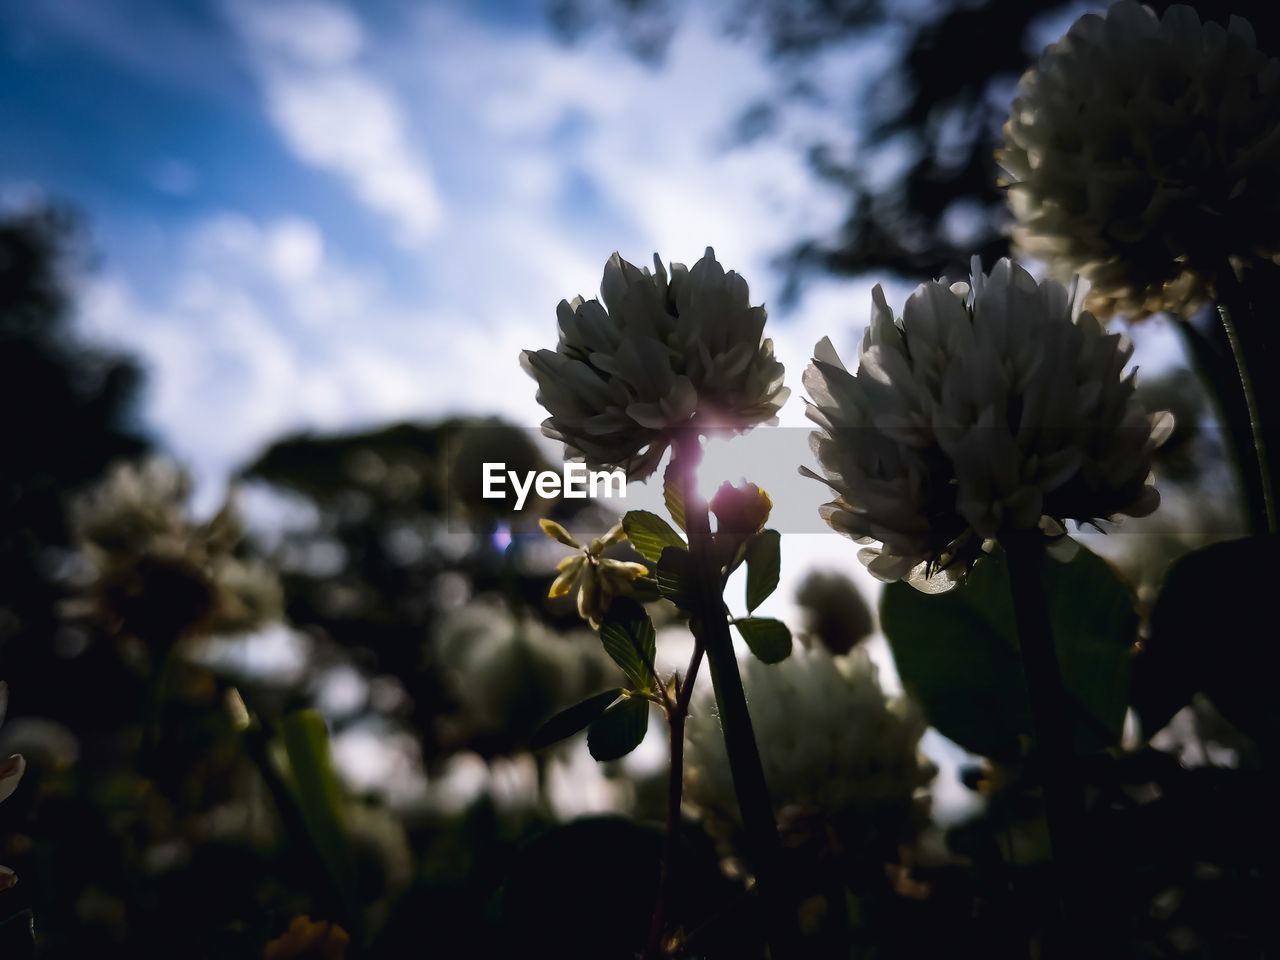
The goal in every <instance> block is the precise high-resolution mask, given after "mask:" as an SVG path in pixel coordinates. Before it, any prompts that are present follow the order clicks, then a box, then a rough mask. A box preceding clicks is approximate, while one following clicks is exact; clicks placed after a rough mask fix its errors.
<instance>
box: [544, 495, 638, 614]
mask: <svg viewBox="0 0 1280 960" xmlns="http://www.w3.org/2000/svg"><path fill="white" fill-rule="evenodd" d="M539 523H540V525H541V526H542V532H543V533H545V534H546V535H547V536H548V537H551V538H552V539H553V540H558V541H560V542H561V543H563V544H564V545H565V546H566V547H572V548H573V549H574V550H576V551H578V552H577V553H574V554H570V555H569V556H567V557H565V558H564V559H563V560H561V561H560V563H559V564H558V565H557V566H556V569H557V570H558V571H559V574H558V576H557V577H556V578H555V580H553V581H552V583H551V590H550V591H549V592H548V593H547V596H549V597H563V596H565V595H566V594H568V593H569V592H570V591H571V590H573V589H574V588H575V587H576V588H577V590H578V616H580V617H582V619H583V620H586V621H587V622H588V623H589V624H591V626H592V627H593V628H594V629H597V630H598V629H599V628H600V623H601V621H602V620H603V619H604V615H605V613H606V612H607V611H608V609H609V604H610V603H612V602H613V598H614V597H620V596H627V595H629V594H630V593H631V584H632V582H633V581H634V580H635V579H636V578H637V577H643V576H644V575H645V574H646V573H648V572H649V568H648V567H646V566H645V565H644V564H642V563H631V562H629V561H625V560H613V559H611V558H609V557H606V556H603V554H604V551H605V549H606V548H607V547H611V546H613V545H614V544H615V543H621V542H622V541H623V540H625V539H627V535H626V533H625V532H624V531H623V529H622V524H620V523H619V524H617V525H616V526H614V527H613V529H612V530H610V531H609V532H608V533H606V534H605V535H604V536H603V537H598V538H596V539H595V540H592V541H591V543H590V545H589V546H585V547H584V546H583V545H582V544H580V543H579V542H578V541H577V540H575V539H574V538H573V537H572V536H571V535H570V534H569V531H568V530H566V529H565V528H564V527H562V526H560V524H558V523H556V522H555V521H554V520H540V521H539Z"/></svg>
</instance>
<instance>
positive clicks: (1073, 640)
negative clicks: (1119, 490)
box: [880, 547, 1138, 759]
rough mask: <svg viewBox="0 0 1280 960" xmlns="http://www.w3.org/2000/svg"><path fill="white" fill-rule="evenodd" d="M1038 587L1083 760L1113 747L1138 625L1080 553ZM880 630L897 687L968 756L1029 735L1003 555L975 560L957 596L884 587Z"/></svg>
mask: <svg viewBox="0 0 1280 960" xmlns="http://www.w3.org/2000/svg"><path fill="white" fill-rule="evenodd" d="M1041 581H1042V583H1043V586H1044V590H1045V600H1046V603H1047V604H1048V607H1049V619H1050V623H1051V624H1052V628H1053V635H1054V645H1055V647H1056V649H1057V653H1058V663H1059V667H1060V669H1061V672H1062V680H1063V684H1064V686H1065V687H1066V690H1067V694H1068V697H1069V698H1070V699H1071V700H1072V701H1073V703H1074V705H1075V708H1076V717H1075V741H1076V747H1077V749H1078V750H1080V751H1081V752H1083V753H1092V752H1096V751H1098V750H1101V749H1104V748H1106V747H1108V746H1112V745H1113V744H1115V743H1116V742H1118V740H1119V738H1120V733H1121V729H1122V727H1123V725H1124V714H1125V708H1126V706H1127V704H1128V699H1129V672H1130V650H1131V648H1132V646H1133V643H1134V640H1135V639H1136V635H1137V625H1138V617H1137V613H1136V612H1135V611H1134V606H1133V596H1132V594H1131V593H1130V591H1129V588H1128V587H1127V586H1126V585H1125V584H1124V583H1123V582H1122V581H1121V580H1120V579H1119V578H1118V577H1117V576H1116V575H1115V573H1114V572H1113V571H1112V570H1111V568H1110V566H1108V565H1107V563H1106V561H1104V560H1102V559H1101V558H1100V557H1098V556H1097V555H1096V554H1093V553H1091V552H1089V551H1088V550H1086V549H1084V548H1083V547H1081V548H1080V550H1079V551H1078V553H1077V555H1076V557H1075V559H1074V560H1072V561H1071V562H1070V563H1058V562H1057V561H1055V560H1053V559H1051V558H1048V557H1046V558H1045V560H1044V567H1043V570H1042V576H1041ZM880 622H881V624H882V626H883V628H884V633H885V636H886V638H888V640H889V646H890V647H891V648H892V650H893V657H894V661H895V662H896V663H897V666H898V674H899V676H901V678H902V684H903V686H904V687H906V689H907V690H908V691H909V692H910V693H911V694H912V695H914V696H915V697H916V698H917V699H919V700H920V702H921V703H922V704H923V705H924V708H925V711H926V713H927V714H928V716H929V721H930V723H932V724H933V726H935V727H936V728H937V729H938V731H939V732H940V733H941V734H943V735H944V736H946V737H949V738H950V739H952V740H954V741H955V742H956V743H958V744H959V745H960V746H962V747H964V748H965V749H966V750H969V751H971V752H973V753H977V754H982V755H983V756H988V757H994V758H997V759H1008V758H1014V757H1016V756H1017V755H1018V752H1019V747H1018V741H1019V737H1023V736H1031V735H1032V723H1031V708H1030V704H1029V702H1028V699H1027V693H1026V685H1025V682H1024V680H1023V674H1022V660H1021V657H1020V656H1019V653H1018V638H1017V627H1016V625H1015V622H1014V616H1013V600H1012V597H1011V595H1010V593H1009V569H1008V564H1007V561H1006V559H1005V555H1004V552H1003V551H999V550H998V551H996V552H995V553H993V554H991V555H990V556H988V557H986V558H984V559H982V560H980V561H979V562H978V564H977V566H975V567H974V569H973V571H972V573H971V574H970V575H969V577H968V580H967V581H966V582H965V583H964V584H962V585H961V586H959V587H957V588H956V589H954V590H952V591H950V592H948V593H942V594H936V595H928V594H924V593H921V592H919V591H918V590H916V589H915V588H914V587H911V586H909V585H908V584H905V583H891V584H889V585H888V586H886V587H885V590H884V595H883V598H882V600H881V604H880Z"/></svg>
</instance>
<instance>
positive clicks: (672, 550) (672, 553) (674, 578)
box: [657, 547, 698, 611]
mask: <svg viewBox="0 0 1280 960" xmlns="http://www.w3.org/2000/svg"><path fill="white" fill-rule="evenodd" d="M657 580H658V589H659V590H661V591H662V595H663V596H664V597H666V598H667V599H668V600H670V601H671V602H672V603H674V604H675V605H676V606H677V607H679V608H680V609H681V610H687V611H692V610H693V609H694V608H695V607H696V605H697V602H698V593H697V585H696V582H695V580H694V570H693V558H692V557H691V556H690V555H689V551H687V550H683V549H680V548H678V547H667V548H666V549H665V550H663V551H662V559H661V560H659V561H658V572H657Z"/></svg>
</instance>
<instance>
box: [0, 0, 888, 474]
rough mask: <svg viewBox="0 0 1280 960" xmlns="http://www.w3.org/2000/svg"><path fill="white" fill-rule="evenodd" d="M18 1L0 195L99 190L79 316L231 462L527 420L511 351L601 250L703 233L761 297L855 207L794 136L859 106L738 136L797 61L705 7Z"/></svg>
mask: <svg viewBox="0 0 1280 960" xmlns="http://www.w3.org/2000/svg"><path fill="white" fill-rule="evenodd" d="M0 9H2V10H3V18H0V91H3V93H0V129H3V130H4V131H5V135H4V137H3V138H2V140H0V198H3V202H4V203H6V204H8V205H10V206H13V205H15V204H21V203H23V202H29V200H30V199H31V198H32V197H40V196H44V197H49V198H54V199H59V200H65V201H69V202H71V203H73V204H75V205H76V206H78V207H79V208H81V209H82V210H83V211H84V212H85V213H86V214H87V216H88V222H89V224H90V227H91V238H92V242H93V246H94V249H95V252H96V253H97V255H98V258H99V263H98V266H97V268H96V269H95V271H94V272H93V273H92V274H91V275H90V276H89V277H88V278H86V282H85V286H84V289H83V297H82V304H81V323H82V325H83V328H84V330H85V331H86V332H88V333H89V334H90V335H91V336H93V337H95V338H96V339H99V340H101V341H104V342H108V343H112V344H116V345H119V346H121V347H124V348H126V349H128V350H130V351H131V352H134V353H137V354H138V355H140V357H141V358H142V359H143V360H144V362H145V363H146V364H147V366H148V368H149V371H150V375H151V376H150V384H149V392H148V395H147V400H146V419H147V423H148V424H149V425H150V426H151V427H152V428H153V430H154V431H155V432H156V433H157V434H158V436H159V437H160V438H161V439H162V440H163V441H164V442H165V443H166V444H167V445H168V446H169V447H170V448H171V449H172V450H174V451H175V452H176V453H177V454H178V455H179V456H180V457H182V458H184V459H185V460H187V461H188V462H191V463H192V464H193V465H194V467H195V468H196V470H197V472H198V474H199V475H200V476H201V477H202V478H204V479H206V480H211V481H214V482H216V480H217V478H219V477H221V476H222V475H224V474H225V472H226V471H227V470H229V469H230V468H232V467H233V466H234V465H236V464H238V463H241V462H243V461H244V460H245V459H247V458H248V457H250V456H252V455H253V453H254V452H255V451H256V450H257V449H259V448H260V447H261V445H262V444H264V443H265V442H267V441H269V440H270V439H272V438H273V437H275V436H277V435H279V434H280V433H281V432H282V431H286V430H292V429H297V428H304V427H311V428H319V429H331V428H339V427H345V426H351V425H359V424H366V423H372V422H377V421H380V420H383V419H386V418H392V417H406V416H418V417H432V416H438V415H442V414H446V413H451V412H457V411H473V412H497V413H503V414H506V415H507V416H509V417H511V418H513V419H515V420H517V421H518V422H521V423H526V424H531V425H532V424H536V423H537V422H538V421H539V420H540V418H541V412H540V410H539V409H538V408H537V406H536V404H535V403H534V400H533V394H534V387H533V384H532V382H531V381H529V380H527V379H526V378H525V377H524V376H523V375H522V374H520V373H519V372H518V367H517V363H516V357H517V354H518V351H519V349H520V348H522V347H534V346H544V345H549V344H550V342H551V341H552V340H553V339H554V335H555V327H554V308H555V304H556V303H557V302H558V301H559V300H560V299H561V298H562V297H572V296H573V295H575V294H578V293H582V294H584V295H586V296H591V295H593V294H594V293H595V292H596V289H597V287H598V284H599V277H600V272H601V269H602V267H603V264H604V261H605V259H606V258H607V256H608V254H609V253H610V252H611V251H612V250H614V249H619V250H620V251H621V252H622V253H623V255H624V256H625V257H627V258H628V259H631V260H633V261H636V262H641V263H644V262H647V261H648V259H649V257H650V256H651V255H652V253H653V252H654V251H655V250H656V251H659V252H661V253H662V254H663V256H664V258H665V259H677V260H684V261H688V262H692V260H694V259H697V257H698V256H700V254H701V252H702V249H703V247H705V246H706V245H708V244H712V245H714V246H715V247H716V250H717V253H718V254H719V256H720V259H721V260H722V262H724V263H725V264H726V265H727V266H730V267H734V268H736V269H738V270H739V271H740V272H742V273H743V274H744V275H745V276H746V277H747V278H748V280H749V281H750V282H751V283H752V287H753V292H754V294H755V297H756V298H758V299H763V300H765V301H766V302H769V301H771V300H776V292H777V290H778V289H779V284H780V278H779V277H778V275H777V274H776V273H775V272H774V271H773V270H772V269H771V268H770V266H769V260H770V257H771V256H772V255H774V254H776V253H777V252H778V251H780V250H782V249H783V248H784V247H785V246H786V244H787V242H788V241H789V240H791V239H792V238H794V237H795V236H797V235H799V233H800V232H801V231H802V230H812V229H814V228H819V229H820V228H822V227H823V226H832V225H834V224H835V223H836V222H838V218H839V216H840V214H841V212H842V207H841V204H840V197H839V196H838V195H835V194H832V193H828V192H827V189H826V188H824V187H823V186H821V185H820V184H817V183H816V182H814V181H813V180H812V179H811V178H810V177H809V176H808V174H807V172H806V170H805V167H804V161H803V154H802V153H801V151H800V150H799V149H797V146H798V145H799V144H800V143H801V142H802V141H803V138H804V131H805V129H806V127H807V125H809V124H815V123H824V122H827V121H828V120H830V118H831V115H830V114H829V113H826V114H825V115H824V112H825V111H833V110H839V109H841V108H842V107H843V106H844V105H843V104H841V103H838V102H832V103H831V104H829V105H828V106H827V107H826V108H818V107H813V108H806V111H807V112H797V113H796V114H795V116H794V117H793V118H792V119H791V120H790V121H789V122H790V123H791V124H792V128H791V129H786V128H784V129H783V131H782V132H781V134H780V135H779V136H778V137H776V138H770V139H766V140H762V141H759V142H757V143H756V144H753V145H752V146H750V147H747V148H744V149H737V150H729V149H727V148H726V142H727V139H728V136H729V131H730V129H731V128H732V124H733V121H734V120H735V118H736V117H737V115H738V113H739V112H740V111H741V110H742V109H743V108H744V107H746V106H747V105H748V104H749V103H750V102H751V101H752V100H753V99H754V98H756V97H758V96H760V95H762V94H766V93H767V92H768V91H769V90H771V89H772V88H773V85H774V84H776V83H778V82H779V78H778V77H776V76H775V75H774V73H773V72H772V71H771V69H770V68H769V66H768V64H767V61H766V60H765V58H764V57H763V56H762V55H761V53H760V52H759V51H758V50H757V49H755V48H753V47H752V45H751V44H750V43H749V42H740V41H730V40H727V39H725V38H723V37H722V35H721V32H720V30H719V22H718V21H715V20H713V19H712V18H711V17H710V16H708V17H707V18H706V19H701V20H700V19H699V18H697V17H694V18H693V19H691V20H690V22H689V23H688V24H687V26H686V28H685V29H684V30H682V31H681V33H680V34H679V35H678V36H677V38H676V41H675V42H674V44H673V46H672V48H671V50H670V54H669V56H668V57H667V59H666V61H665V62H664V65H663V66H662V67H661V68H653V67H651V66H646V65H644V64H641V63H639V62H637V61H635V60H634V59H632V58H631V57H629V56H628V55H627V54H626V53H624V52H623V51H622V50H621V49H620V48H619V46H618V45H617V44H616V42H615V39H614V38H612V37H610V36H608V35H597V36H588V37H587V38H586V39H585V40H584V41H582V42H580V43H578V44H576V45H574V46H572V47H566V46H565V45H564V44H562V43H561V42H560V41H559V40H557V39H556V38H555V37H554V36H553V34H552V32H551V30H550V28H549V26H548V24H547V22H546V21H545V18H544V17H543V14H542V5H541V3H528V4H520V5H509V4H499V3H487V4H461V3H458V4H451V3H432V4H401V3H375V4H362V5H355V4H350V5H348V4H343V3H341V2H336V0H302V2H300V0H287V2H279V3H269V4H268V3H252V2H245V0H193V2H188V3H182V4H165V3H160V2H140V0H117V2H112V3H101V2H95V0H42V2H41V3H38V4H32V3H20V2H16V0H4V3H3V6H0ZM874 68H875V58H874V57H871V58H864V59H863V60H861V61H854V60H851V59H849V58H847V57H846V58H843V59H842V60H833V63H832V67H831V70H832V77H833V79H842V78H843V77H842V73H843V74H856V73H858V72H859V71H866V70H870V69H874ZM846 88H847V89H850V90H851V89H852V85H851V84H850V85H848V86H847V87H846ZM844 286H847V285H844V284H838V283H835V282H831V283H827V284H823V285H818V286H817V287H815V289H814V290H813V291H811V292H810V295H809V296H808V297H807V298H806V299H805V300H803V301H802V303H801V305H800V307H799V308H798V309H797V310H796V311H793V316H792V317H790V318H786V319H787V327H788V330H789V331H790V330H794V329H795V328H797V327H798V326H799V327H806V328H810V329H808V331H807V332H806V333H805V334H804V335H803V336H797V337H796V338H795V343H794V350H791V349H790V348H791V346H792V345H791V344H790V343H789V342H788V344H787V349H782V350H781V352H782V353H783V354H784V361H786V362H788V366H789V369H791V370H794V371H795V372H796V373H797V375H798V372H799V369H800V367H801V365H802V363H803V361H804V360H805V359H806V355H807V351H808V350H809V348H810V347H811V346H812V343H813V341H814V340H816V339H817V337H816V336H814V335H813V334H815V333H821V332H827V331H829V330H832V329H833V328H835V327H839V326H840V325H841V324H843V325H846V326H852V325H855V324H858V323H861V322H862V321H863V320H864V319H865V318H864V316H863V315H864V314H865V313H866V312H867V307H866V305H865V304H864V303H863V302H862V301H864V299H865V293H862V294H860V295H856V294H854V293H853V291H852V290H851V291H850V293H849V294H847V295H844V296H843V297H841V298H842V299H845V298H847V303H848V307H847V308H842V309H839V310H838V311H833V310H831V309H829V308H830V307H831V305H832V301H833V299H834V298H835V297H836V296H838V295H839V294H840V293H841V290H840V288H841V287H844ZM864 286H865V285H864ZM824 298H825V299H824ZM824 304H825V306H824ZM775 316H776V314H775ZM806 317H807V318H808V319H809V320H810V321H811V322H810V323H804V322H803V320H804V318H806ZM797 318H799V319H797ZM776 319H777V322H781V320H782V319H784V318H780V317H777V318H776ZM819 320H821V322H819ZM819 327H822V329H821V330H819V329H818V328H819ZM776 333H777V331H775V334H776ZM782 339H786V340H788V341H789V340H790V339H791V338H789V337H784V338H782ZM781 347H782V344H780V348H781ZM788 352H791V353H792V354H793V355H792V356H787V353H788ZM795 406H796V411H795V413H796V419H795V421H794V422H797V423H799V422H800V420H799V419H798V417H799V405H798V404H796V405H795Z"/></svg>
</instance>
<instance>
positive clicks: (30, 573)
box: [0, 209, 148, 714]
mask: <svg viewBox="0 0 1280 960" xmlns="http://www.w3.org/2000/svg"><path fill="white" fill-rule="evenodd" d="M82 263H83V247H82V235H81V233H80V230H79V225H78V222H77V220H76V218H75V216H74V215H72V214H71V213H69V212H68V211H66V210H61V209H42V210H35V211H31V212H27V213H21V214H16V215H8V216H6V217H4V218H3V219H0V409H3V411H4V414H3V416H0V456H2V457H3V461H4V467H3V469H2V470H0V676H3V677H5V678H6V679H7V680H8V681H9V682H10V689H11V691H12V696H13V701H14V705H13V708H12V709H13V713H15V714H17V713H21V712H22V711H23V707H22V705H23V704H24V703H41V704H46V705H48V704H57V703H59V702H60V701H65V700H66V699H67V697H66V696H65V695H64V696H62V697H58V696H54V697H50V696H49V695H48V691H47V690H46V689H45V687H46V685H47V684H50V683H52V682H54V679H53V678H52V677H51V676H50V671H49V670H47V669H45V667H46V666H47V665H48V664H49V663H50V662H52V660H53V658H55V657H56V655H57V654H56V651H55V650H54V647H55V646H56V644H55V643H51V642H50V641H51V639H52V638H54V637H55V634H56V628H57V623H58V616H57V604H58V601H59V600H60V598H61V597H62V595H63V589H64V588H63V586H61V585H60V584H59V578H60V575H65V570H64V569H63V568H64V566H65V563H66V561H67V557H68V555H69V554H68V551H69V549H70V548H71V546H72V543H71V541H72V532H71V525H70V517H69V512H68V508H69V504H70V501H71V498H72V497H73V496H74V495H75V494H76V493H77V492H79V491H81V490H83V489H84V488H85V487H86V486H88V485H89V484H90V483H91V482H92V481H94V480H96V479H97V478H98V477H99V476H101V475H102V473H103V472H104V470H105V468H106V467H107V465H108V464H109V463H111V462H112V461H113V460H116V459H118V458H125V457H134V456H137V455H138V454H140V453H142V452H143V451H144V450H146V449H147V447H148V441H147V440H146V438H145V437H144V436H143V435H142V433H141V432H140V430H139V429H138V427H137V424H136V419H135V405H136V401H137V397H138V393H139V389H140V387H141V385H142V372H141V370H140V369H139V368H138V366H137V364H135V363H134V362H133V361H132V360H130V359H128V358H125V357H121V356H119V355H116V354H112V353H109V352H106V351H104V350H100V349H98V348H96V347H92V346H90V345H88V344H86V343H85V342H84V341H83V340H82V339H81V338H80V337H79V336H78V335H77V333H76V332H75V331H74V329H73V327H72V323H71V316H72V308H73V290H72V285H73V281H74V277H75V274H76V270H77V269H78V268H79V267H80V266H81V265H82ZM64 694H65V691H64Z"/></svg>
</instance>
